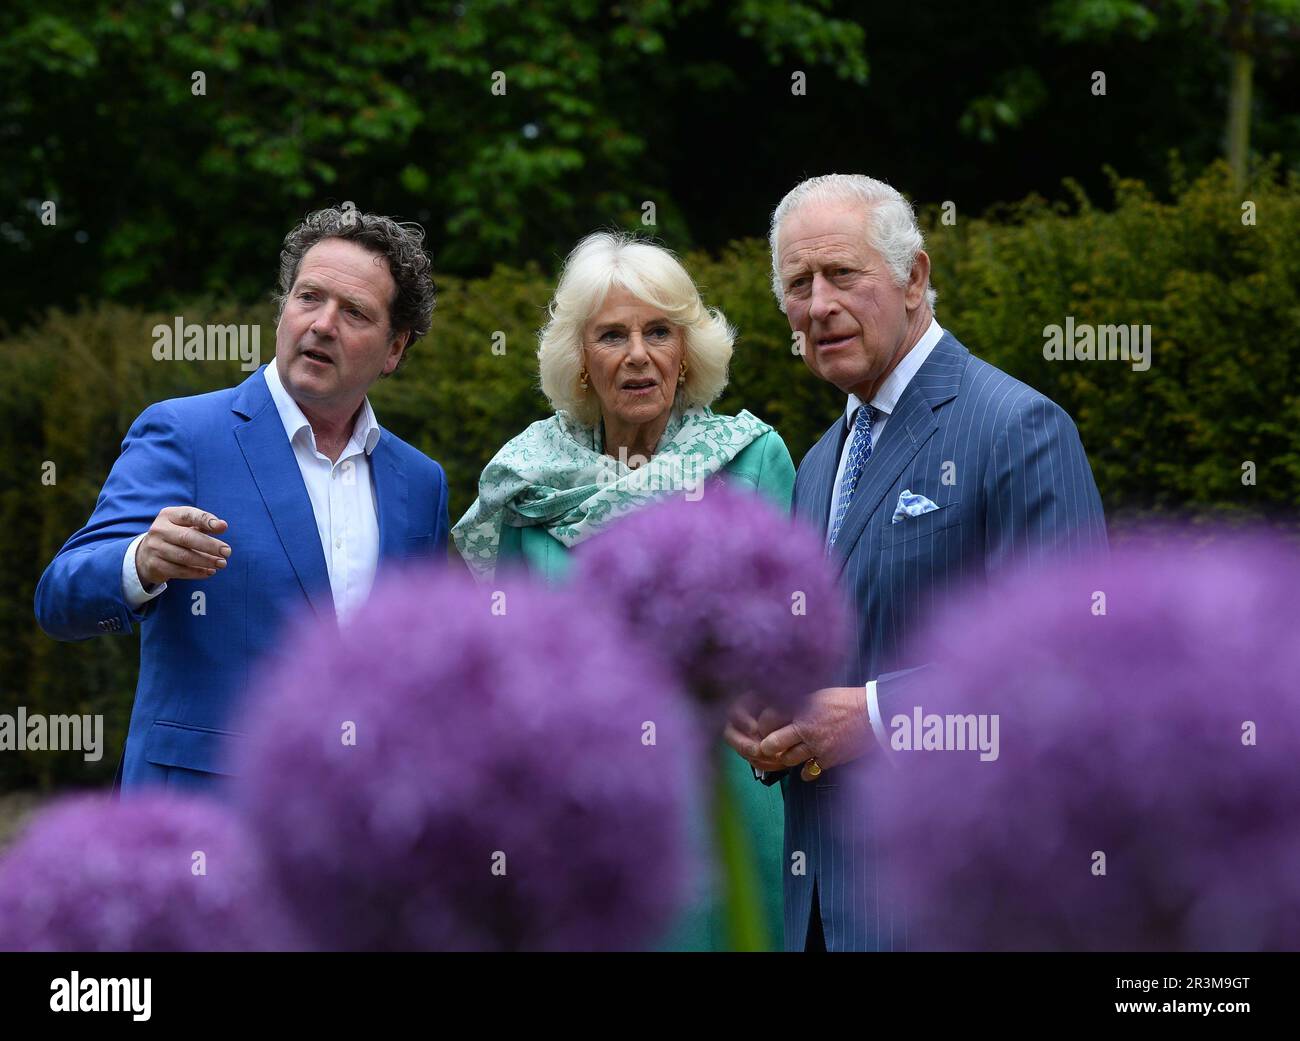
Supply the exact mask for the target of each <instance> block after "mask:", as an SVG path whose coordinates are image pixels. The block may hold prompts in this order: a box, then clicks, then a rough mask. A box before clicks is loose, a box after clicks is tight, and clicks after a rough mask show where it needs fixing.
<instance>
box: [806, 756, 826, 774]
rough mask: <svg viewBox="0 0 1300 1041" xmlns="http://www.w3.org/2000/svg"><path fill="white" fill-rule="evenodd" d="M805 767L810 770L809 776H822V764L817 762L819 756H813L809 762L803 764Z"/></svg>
mask: <svg viewBox="0 0 1300 1041" xmlns="http://www.w3.org/2000/svg"><path fill="white" fill-rule="evenodd" d="M803 768H804V769H805V770H807V771H808V776H809V777H820V776H821V773H822V768H821V764H820V763H818V762H817V757H816V756H813V757H812V758H811V759H809V760H808V762H806V763H804V764H803Z"/></svg>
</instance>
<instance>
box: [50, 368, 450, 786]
mask: <svg viewBox="0 0 1300 1041" xmlns="http://www.w3.org/2000/svg"><path fill="white" fill-rule="evenodd" d="M264 368H265V366H263V367H262V368H259V369H258V370H257V371H256V372H254V373H253V374H252V375H250V376H249V377H248V379H246V380H245V381H244V382H243V383H242V384H240V385H239V386H237V387H230V388H227V389H225V390H219V391H214V392H213V393H210V394H199V395H196V396H194V397H186V398H174V399H172V400H170V401H161V402H158V403H157V404H155V405H150V406H149V407H148V408H147V409H145V410H144V411H143V412H142V413H140V416H139V418H137V419H136V421H135V422H134V423H132V424H131V429H130V430H129V431H127V435H126V439H125V440H124V441H123V442H122V453H121V455H119V456H118V458H117V461H116V462H115V463H114V464H113V469H112V470H111V471H110V472H109V475H108V479H107V480H106V481H105V482H104V487H103V490H102V491H101V492H100V494H99V501H98V502H97V503H96V504H95V510H94V512H93V513H92V514H91V516H90V520H89V521H87V522H86V525H85V527H83V528H82V529H81V530H80V531H78V532H77V533H76V534H75V535H73V536H72V538H70V539H68V541H67V542H66V543H65V544H64V545H63V548H62V549H60V550H59V552H58V554H57V555H56V556H55V557H54V559H53V560H52V561H51V562H50V565H49V567H47V568H46V569H45V573H44V574H43V575H42V576H41V580H40V583H39V584H38V585H37V587H36V618H37V621H38V622H39V623H40V626H41V628H42V629H44V630H45V632H46V633H48V634H49V635H50V636H52V637H54V638H55V639H57V640H85V639H88V638H90V637H92V636H100V635H102V634H105V633H116V634H123V633H129V632H131V631H132V625H133V624H139V626H140V633H141V639H140V679H139V683H138V685H137V687H136V692H135V704H134V706H133V708H132V712H131V725H130V729H129V731H128V734H127V741H126V750H125V753H124V755H123V758H122V762H121V764H120V765H119V767H118V777H119V779H120V783H121V784H122V785H123V786H132V785H140V784H145V783H157V784H163V785H169V786H178V787H189V788H210V787H211V786H212V785H213V784H214V782H216V781H217V780H218V778H219V776H220V775H222V774H225V773H228V772H229V768H228V767H227V765H226V764H227V762H228V760H229V757H230V753H231V751H232V749H233V746H234V745H233V743H234V742H235V741H237V740H238V738H239V735H238V734H236V733H234V732H233V731H232V730H231V726H232V720H234V719H235V718H236V716H237V714H238V712H239V710H240V707H241V705H240V703H241V700H242V699H243V697H244V696H245V693H246V689H247V687H248V683H249V679H250V677H251V676H252V675H253V669H254V666H255V665H256V664H257V662H258V661H259V659H261V658H262V657H263V656H264V654H266V652H268V651H270V650H271V649H272V648H273V647H274V645H275V643H276V641H277V639H279V637H280V636H281V633H282V629H283V626H284V624H285V622H286V621H287V620H288V619H289V617H290V615H292V614H294V613H296V612H299V611H303V612H305V611H312V612H314V613H315V614H316V615H317V616H319V617H320V618H321V619H322V620H325V621H326V622H328V623H329V624H336V623H335V614H334V601H333V597H332V595H331V592H330V584H329V573H328V572H327V570H326V568H325V555H324V553H323V551H322V550H321V545H320V538H319V536H318V534H317V528H316V521H315V518H314V515H313V514H312V508H311V501H310V500H309V499H308V497H307V488H306V485H305V484H304V483H303V479H302V473H301V471H300V470H299V469H298V463H297V460H296V459H295V458H294V454H293V447H292V446H291V445H290V443H289V439H288V438H287V437H286V436H285V432H284V425H283V423H282V422H281V420H280V414H279V412H278V411H277V410H276V407H275V403H274V401H273V400H272V398H271V392H270V389H269V388H268V387H267V385H266V378H265V376H264V375H263V369H264ZM370 473H371V478H372V480H373V482H374V488H375V499H376V504H377V508H378V515H379V546H380V549H379V555H380V560H381V562H382V561H383V560H392V559H395V558H403V557H432V558H437V559H445V557H446V552H447V532H448V517H447V482H446V478H445V477H444V475H443V471H442V467H441V466H439V465H438V464H437V463H436V462H434V461H433V460H432V459H430V458H429V457H428V456H426V455H425V454H424V453H423V452H420V451H418V450H417V449H415V448H413V447H412V446H411V445H408V444H407V443H406V442H404V441H402V440H401V439H400V438H398V437H395V436H394V435H393V434H391V433H389V432H388V431H387V430H384V431H382V433H381V434H380V438H379V441H378V442H377V443H376V444H375V447H374V450H373V451H372V452H371V454H370ZM182 505H194V506H198V507H200V508H202V509H205V510H208V511H209V512H211V513H213V514H215V515H216V516H218V517H221V518H222V519H223V520H226V521H228V522H229V527H228V528H227V529H226V531H225V533H224V534H222V535H221V536H220V538H221V539H222V541H224V542H226V543H228V544H229V545H230V557H229V563H228V564H227V566H226V568H225V569H224V570H221V571H218V572H217V573H216V574H215V575H213V576H212V577H211V578H207V579H202V580H183V579H172V580H171V581H169V582H168V584H167V589H166V591H165V592H164V593H163V594H162V595H161V596H158V597H155V598H154V599H153V600H151V601H149V602H148V603H146V604H144V605H143V606H142V607H141V608H140V609H139V610H138V611H136V610H132V609H131V607H130V606H129V605H128V604H127V602H126V600H125V598H124V597H123V594H122V559H123V557H124V555H125V553H126V547H127V545H128V544H129V543H130V541H131V540H132V539H133V538H135V537H136V536H137V535H139V534H141V533H142V532H144V531H146V530H148V528H149V525H150V524H152V523H153V520H154V518H155V517H156V516H157V515H158V512H159V511H160V510H161V509H163V508H164V507H166V506H182ZM200 593H202V594H203V595H202V596H200V595H199V594H200Z"/></svg>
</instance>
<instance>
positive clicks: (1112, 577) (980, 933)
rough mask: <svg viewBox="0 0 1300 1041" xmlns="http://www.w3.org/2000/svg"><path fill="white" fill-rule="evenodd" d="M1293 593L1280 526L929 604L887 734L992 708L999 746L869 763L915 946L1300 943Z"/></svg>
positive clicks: (1298, 667)
mask: <svg viewBox="0 0 1300 1041" xmlns="http://www.w3.org/2000/svg"><path fill="white" fill-rule="evenodd" d="M1297 588H1300V556H1298V555H1297V553H1296V550H1295V548H1294V547H1291V546H1286V545H1283V544H1280V543H1278V542H1272V541H1268V540H1263V539H1259V538H1247V539H1244V540H1243V539H1241V538H1230V537H1225V538H1223V539H1222V540H1221V541H1218V542H1216V543H1214V544H1212V545H1210V546H1209V547H1206V548H1202V549H1196V548H1194V547H1191V546H1189V545H1187V544H1185V543H1184V544H1182V545H1175V544H1162V543H1159V542H1156V541H1154V540H1153V541H1145V540H1139V541H1137V542H1135V543H1133V544H1130V545H1128V546H1126V547H1125V548H1124V549H1123V550H1120V551H1117V552H1116V553H1115V554H1114V556H1113V557H1112V559H1111V562H1110V565H1109V566H1106V565H1101V566H1098V567H1095V568H1093V569H1091V570H1085V569H1082V568H1079V567H1075V568H1072V569H1066V570H1061V571H1058V572H1056V573H1052V574H1046V575H1045V574H1042V573H1040V574H1038V575H1037V576H1035V577H1027V576H1025V577H1021V578H1019V579H1012V580H1010V581H1008V582H1005V583H1003V584H1001V585H998V586H996V587H994V589H992V590H991V592H990V593H989V594H987V595H986V596H981V597H980V598H978V599H971V600H968V601H966V602H965V603H964V604H962V605H961V606H959V607H957V608H955V609H953V610H950V611H949V612H947V613H945V614H944V615H943V616H942V617H939V618H937V619H936V624H935V625H934V626H933V627H932V629H931V631H930V634H929V636H928V637H927V639H925V640H923V641H921V642H920V643H919V644H918V647H919V648H920V649H919V650H918V651H917V652H916V654H917V657H916V660H923V658H929V659H930V660H934V661H940V662H942V663H943V667H942V671H935V672H934V673H933V674H932V675H930V676H929V677H928V678H927V679H926V680H925V681H924V682H921V683H919V684H918V685H917V686H916V688H915V690H914V691H913V692H912V693H913V695H914V696H909V697H907V698H905V699H902V700H900V701H896V702H894V703H892V704H890V705H888V706H886V707H885V709H884V713H885V721H884V722H885V726H886V728H887V729H889V730H890V731H891V742H895V748H897V747H898V744H901V743H902V740H903V737H904V735H905V733H906V729H907V728H906V724H904V722H903V719H902V717H911V716H913V714H914V706H918V705H919V706H920V707H921V709H922V711H923V713H924V714H927V715H929V714H933V715H934V716H937V717H943V716H946V715H957V714H975V715H977V716H983V717H985V719H987V720H991V718H992V717H993V716H994V715H997V717H998V720H999V723H998V749H997V751H998V755H997V758H996V759H993V760H991V761H981V760H980V756H979V753H978V752H973V751H955V750H951V749H949V750H947V751H922V752H914V751H897V752H895V753H892V754H891V757H890V758H889V759H886V758H884V757H877V758H876V760H875V762H874V763H873V765H872V768H871V769H870V770H868V771H865V772H864V781H865V790H864V792H863V793H862V794H863V797H864V798H865V799H866V800H867V807H868V809H867V812H870V813H874V815H875V817H876V820H877V822H878V828H879V848H880V849H881V850H882V851H886V850H887V851H888V854H887V857H888V860H887V864H888V869H887V870H888V871H889V872H890V874H891V875H892V877H893V883H892V885H893V888H894V891H895V893H896V894H897V895H899V896H901V898H902V899H903V902H904V904H905V905H906V906H907V907H908V908H909V912H910V920H909V925H910V932H911V936H912V940H911V945H912V946H919V947H922V948H939V949H959V950H982V949H994V950H1004V949H1018V950H1025V949H1029V950H1161V951H1164V950H1187V951H1195V950H1254V949H1270V950H1275V949H1288V950H1294V949H1296V948H1298V947H1300V754H1298V750H1300V691H1298V687H1297V676H1300V641H1297V640H1296V637H1295V630H1296V624H1297V621H1298V620H1300V619H1298V618H1297V613H1298V612H1297V601H1296V589H1297ZM1102 596H1104V601H1103V600H1102ZM1103 609H1104V613H1102V610H1103ZM918 675H924V674H918ZM903 702H905V703H903ZM954 733H955V732H954ZM986 733H987V734H991V729H990V730H989V731H986ZM986 747H988V743H987V742H986ZM891 760H892V764H893V766H895V767H898V768H897V769H894V768H891V765H890V762H891ZM1101 856H1104V862H1103V861H1102V860H1101V859H1100V858H1101ZM1103 866H1104V872H1105V873H1104V874H1102V873H1100V870H1099V868H1100V867H1103Z"/></svg>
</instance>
